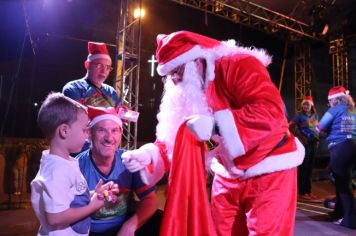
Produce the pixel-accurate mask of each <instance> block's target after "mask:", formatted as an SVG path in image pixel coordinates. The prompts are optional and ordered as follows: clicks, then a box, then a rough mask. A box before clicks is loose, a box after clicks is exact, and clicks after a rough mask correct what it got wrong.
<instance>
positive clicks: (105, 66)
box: [92, 63, 114, 71]
mask: <svg viewBox="0 0 356 236" xmlns="http://www.w3.org/2000/svg"><path fill="white" fill-rule="evenodd" d="M92 65H93V66H94V67H95V68H96V69H99V70H101V69H104V68H105V70H108V71H112V70H113V69H114V68H112V67H111V65H105V64H102V63H92Z"/></svg>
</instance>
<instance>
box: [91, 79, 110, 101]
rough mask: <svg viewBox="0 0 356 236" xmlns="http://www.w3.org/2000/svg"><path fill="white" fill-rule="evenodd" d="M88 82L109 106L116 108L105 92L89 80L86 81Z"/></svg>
mask: <svg viewBox="0 0 356 236" xmlns="http://www.w3.org/2000/svg"><path fill="white" fill-rule="evenodd" d="M86 81H87V83H88V84H89V85H90V86H92V87H94V88H95V90H96V91H97V92H98V93H99V94H100V95H101V96H102V97H103V98H104V99H105V100H106V101H107V102H108V103H109V105H110V106H111V107H115V106H113V104H112V103H111V102H110V99H109V98H108V96H107V95H106V94H104V93H103V91H101V89H100V88H98V87H96V86H95V84H93V83H92V82H91V81H90V80H89V79H86Z"/></svg>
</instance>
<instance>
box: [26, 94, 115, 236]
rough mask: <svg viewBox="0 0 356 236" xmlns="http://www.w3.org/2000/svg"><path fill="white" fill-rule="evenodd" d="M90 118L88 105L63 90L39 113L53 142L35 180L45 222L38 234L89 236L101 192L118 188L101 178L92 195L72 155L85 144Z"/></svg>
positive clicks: (35, 201) (38, 208) (38, 210)
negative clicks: (77, 100)
mask: <svg viewBox="0 0 356 236" xmlns="http://www.w3.org/2000/svg"><path fill="white" fill-rule="evenodd" d="M88 121H89V120H88V115H87V110H86V108H85V107H84V106H82V105H80V104H79V103H77V102H75V101H74V100H72V99H70V98H67V97H65V96H64V95H63V94H61V93H50V94H49V95H48V96H47V98H46V100H45V101H44V102H43V104H42V106H41V108H40V110H39V112H38V117H37V123H38V125H39V127H40V129H41V130H42V132H43V134H44V135H45V137H46V138H47V139H48V141H49V150H45V151H43V153H42V158H41V163H40V169H39V171H38V173H37V175H36V177H35V179H34V180H33V181H32V182H31V201H32V206H33V209H34V211H35V213H36V216H37V218H38V219H39V220H40V223H41V226H40V229H39V232H38V235H66V236H67V235H88V232H89V228H90V218H89V217H88V216H89V215H90V214H91V213H93V212H95V211H96V210H98V209H99V208H100V207H102V206H103V203H104V201H103V198H102V196H99V195H102V193H103V191H104V190H110V191H116V189H117V186H114V185H112V183H107V184H106V185H102V181H99V183H98V185H97V187H96V188H95V191H94V192H93V193H92V194H90V193H89V190H88V185H87V182H86V181H85V179H84V177H83V175H82V174H81V172H80V170H79V165H78V161H77V160H75V159H74V158H72V157H71V156H70V153H73V152H78V151H80V149H81V147H82V146H83V144H84V142H85V139H86V138H87V125H88ZM112 187H115V189H113V188H112ZM90 195H92V196H91V197H90Z"/></svg>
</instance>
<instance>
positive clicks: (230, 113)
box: [123, 31, 304, 236]
mask: <svg viewBox="0 0 356 236" xmlns="http://www.w3.org/2000/svg"><path fill="white" fill-rule="evenodd" d="M156 58H157V60H158V67H157V71H158V73H159V74H160V75H162V76H166V81H165V91H164V96H163V99H162V103H161V106H160V112H159V114H158V116H157V118H158V121H159V122H158V125H157V133H156V135H157V141H156V142H155V143H150V144H146V145H144V146H142V147H141V148H139V149H137V150H133V151H129V152H126V153H125V154H124V155H123V158H124V159H125V160H124V163H125V164H126V166H127V168H128V169H129V170H131V171H137V170H140V173H141V178H142V179H143V180H144V181H145V182H148V183H150V184H152V183H153V182H156V181H158V180H159V179H160V178H161V177H162V176H163V174H164V172H165V171H167V169H168V167H169V159H170V158H171V157H172V156H174V153H173V150H175V149H174V148H175V147H174V145H175V142H176V140H177V139H178V138H180V139H181V138H182V137H176V135H177V130H178V127H179V125H181V124H182V123H183V122H185V123H184V124H186V126H187V128H188V129H189V130H190V131H191V133H192V134H194V135H195V136H196V137H197V139H198V140H200V141H204V140H209V139H210V138H211V137H212V136H213V139H214V141H215V142H216V143H218V145H217V147H216V148H215V149H214V150H212V151H210V152H207V153H206V155H205V157H206V161H207V162H208V163H209V164H210V165H211V169H212V170H213V171H214V173H215V175H214V181H213V185H212V191H211V207H212V217H213V222H214V225H215V230H216V233H217V235H286V236H287V235H293V229H294V218H295V211H296V195H297V191H296V180H297V176H296V167H297V166H298V165H299V164H301V163H302V161H303V158H304V148H303V145H302V144H301V143H300V142H299V141H298V139H296V138H295V137H294V136H293V135H292V134H290V133H289V132H288V122H287V119H286V116H285V113H284V105H283V101H282V98H281V96H280V94H279V92H278V90H277V88H276V87H275V85H274V84H273V82H272V81H271V79H270V76H269V74H268V71H267V69H266V66H267V65H268V64H269V63H270V62H271V57H270V56H268V55H267V54H266V52H265V51H263V50H258V49H255V48H243V47H239V46H236V45H235V41H233V40H229V41H226V42H221V41H218V40H215V39H212V38H208V37H205V36H202V35H199V34H196V33H192V32H188V31H179V32H174V33H172V34H169V35H159V36H158V37H157V51H156ZM183 138H184V137H183ZM192 158H194V157H192ZM148 167H149V168H148ZM176 191H179V189H178V190H176Z"/></svg>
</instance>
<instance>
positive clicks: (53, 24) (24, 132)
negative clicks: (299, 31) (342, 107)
mask: <svg viewBox="0 0 356 236" xmlns="http://www.w3.org/2000/svg"><path fill="white" fill-rule="evenodd" d="M24 3H25V4H24ZM143 7H144V8H145V10H146V15H145V17H144V18H143V20H142V43H141V46H142V48H141V50H142V51H141V78H140V95H139V100H140V101H139V103H140V107H139V110H140V113H141V115H140V120H139V124H138V129H139V132H138V141H140V142H141V141H142V142H147V141H153V140H154V138H155V126H156V114H157V111H158V106H159V103H160V98H161V93H162V83H161V78H160V77H159V76H158V75H157V73H155V77H151V76H150V68H151V67H150V64H149V63H148V62H147V61H148V60H150V59H151V56H152V54H154V52H155V47H156V44H155V38H156V35H157V34H159V33H171V32H173V31H177V30H190V31H194V32H197V33H201V34H204V35H207V36H211V37H214V38H216V39H219V40H226V39H235V40H236V41H238V42H239V43H240V44H241V45H243V46H255V47H258V48H265V49H266V50H267V51H268V52H269V53H270V54H271V55H272V56H273V63H272V64H271V65H270V66H269V67H268V70H269V72H270V74H271V78H272V80H273V81H274V82H275V84H276V85H277V86H278V84H279V76H280V75H279V74H280V70H281V64H282V55H283V48H284V42H285V40H284V39H280V38H278V37H277V36H275V35H273V34H266V33H262V32H258V31H257V30H255V29H252V28H249V27H245V26H242V25H240V24H235V23H232V22H230V21H227V20H224V19H222V18H219V17H216V16H212V15H209V16H208V21H207V24H205V20H204V18H205V17H204V13H203V12H201V11H198V10H194V9H191V8H187V7H183V6H181V5H179V4H176V3H174V2H171V1H167V0H144V1H143ZM118 8H119V4H118V1H114V0H27V1H19V0H9V1H6V0H5V1H1V2H0V22H1V25H0V37H1V38H0V42H1V43H0V122H1V123H0V124H1V127H0V128H3V137H23V138H38V137H42V135H41V133H40V131H39V129H38V127H37V125H36V121H35V120H36V116H37V111H38V109H39V106H40V104H41V101H42V100H43V99H44V98H45V97H46V95H47V94H48V93H49V92H50V91H61V90H62V87H63V85H64V84H65V83H67V82H68V81H70V80H74V79H78V78H81V77H82V76H84V75H85V72H86V71H85V68H84V65H83V63H84V61H85V59H86V56H87V41H102V42H106V43H108V44H111V45H115V42H116V38H115V37H116V30H117V19H118V16H117V13H118V11H119V9H118ZM25 16H26V17H25ZM26 22H27V24H26ZM26 25H27V26H28V27H26ZM348 30H349V31H350V32H348V33H353V29H352V27H349V26H348ZM28 32H30V35H31V39H30V37H28V35H29V34H28ZM25 36H26V37H25ZM309 43H310V44H311V46H312V71H313V83H312V95H313V96H314V99H315V103H316V108H317V109H318V113H319V115H320V116H321V115H322V114H323V113H324V112H325V111H326V109H327V107H326V103H327V92H328V90H329V88H330V87H332V63H331V56H330V55H329V54H328V44H327V43H322V42H309ZM109 50H110V54H111V56H112V58H115V57H114V56H115V47H114V46H110V47H109ZM354 51H355V50H354V49H352V50H350V56H349V59H350V61H349V65H350V76H349V89H350V91H351V94H355V93H356V82H355V79H354V77H355V74H356V65H355V59H356V58H355V52H354ZM287 58H288V60H287V66H286V72H285V78H284V83H283V87H282V91H281V93H282V96H283V99H284V101H285V103H286V106H287V109H288V113H289V118H291V117H292V116H293V115H294V72H293V65H294V64H293V45H292V44H291V45H290V46H289V48H288V57H287ZM113 79H114V78H113V73H112V74H111V75H110V77H109V79H108V80H107V83H109V84H112V83H113ZM35 103H37V104H38V105H37V106H35V105H34V104H35ZM8 104H10V109H9V110H7V107H8ZM6 114H7V119H6V120H5V117H6ZM3 137H2V138H3Z"/></svg>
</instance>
